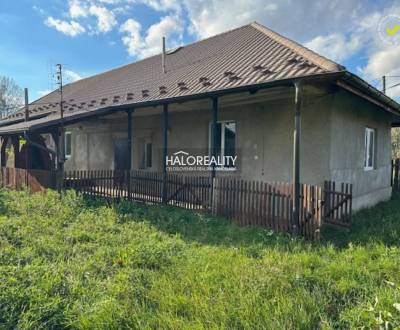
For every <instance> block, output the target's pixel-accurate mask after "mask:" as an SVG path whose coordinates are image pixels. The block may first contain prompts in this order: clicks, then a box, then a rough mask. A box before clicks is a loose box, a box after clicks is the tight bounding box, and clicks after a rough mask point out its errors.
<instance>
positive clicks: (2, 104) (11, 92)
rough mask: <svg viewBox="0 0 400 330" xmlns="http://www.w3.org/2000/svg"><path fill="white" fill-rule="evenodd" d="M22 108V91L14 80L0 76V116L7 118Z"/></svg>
mask: <svg viewBox="0 0 400 330" xmlns="http://www.w3.org/2000/svg"><path fill="white" fill-rule="evenodd" d="M22 106H23V90H22V88H21V87H19V86H18V85H17V83H16V82H15V81H14V79H12V78H9V77H5V76H0V115H1V117H4V116H7V115H9V114H11V113H13V112H16V111H17V110H19V109H20V108H21V107H22Z"/></svg>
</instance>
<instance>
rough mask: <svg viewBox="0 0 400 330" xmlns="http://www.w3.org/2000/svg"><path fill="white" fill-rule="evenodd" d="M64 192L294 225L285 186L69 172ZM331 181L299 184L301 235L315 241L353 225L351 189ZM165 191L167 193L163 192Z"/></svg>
mask: <svg viewBox="0 0 400 330" xmlns="http://www.w3.org/2000/svg"><path fill="white" fill-rule="evenodd" d="M64 183H65V188H73V189H75V190H77V191H80V192H82V193H85V194H87V195H90V196H99V197H105V198H109V199H127V200H136V201H141V202H147V203H165V204H169V205H175V206H179V207H182V208H186V209H197V210H208V211H211V212H212V213H213V214H215V215H217V216H221V217H224V218H227V219H230V220H232V221H233V222H235V223H237V224H239V225H255V226H261V227H265V228H270V229H273V230H275V231H281V232H290V231H291V230H292V226H293V215H292V209H293V186H292V184H289V183H280V182H278V183H266V182H259V181H247V180H242V179H238V178H234V177H218V178H215V179H214V180H212V179H211V178H210V176H185V175H181V174H173V173H167V174H166V177H165V180H164V178H163V173H159V172H148V171H140V170H136V171H130V172H128V171H125V172H121V171H72V172H67V173H66V175H65V179H64ZM338 187H340V188H341V190H338V191H336V190H335V188H336V185H335V183H334V182H325V184H324V187H323V188H321V187H317V186H312V185H306V184H302V185H301V196H300V198H301V203H300V206H301V207H300V224H299V231H300V233H301V234H302V235H303V236H304V237H306V238H308V239H312V240H317V239H319V236H320V228H321V226H322V224H323V223H324V222H327V223H330V224H334V225H339V226H343V227H348V226H350V223H351V199H352V186H351V185H350V184H342V185H340V186H338ZM164 189H165V193H164Z"/></svg>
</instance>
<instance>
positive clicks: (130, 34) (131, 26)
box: [119, 18, 143, 56]
mask: <svg viewBox="0 0 400 330" xmlns="http://www.w3.org/2000/svg"><path fill="white" fill-rule="evenodd" d="M141 28H142V26H141V25H140V23H139V22H138V21H135V20H134V19H132V18H130V19H128V20H127V21H126V22H125V23H124V24H122V25H121V27H120V29H119V30H120V32H123V33H126V36H124V37H122V42H123V43H124V45H125V46H126V47H127V48H128V53H129V55H131V56H135V55H136V54H138V53H139V52H140V49H142V48H143V42H142V37H141V35H140V30H141Z"/></svg>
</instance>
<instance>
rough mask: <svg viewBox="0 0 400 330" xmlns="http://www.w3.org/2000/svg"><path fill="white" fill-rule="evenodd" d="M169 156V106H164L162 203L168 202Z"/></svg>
mask: <svg viewBox="0 0 400 330" xmlns="http://www.w3.org/2000/svg"><path fill="white" fill-rule="evenodd" d="M167 156H168V104H164V105H163V182H162V201H163V203H166V202H167Z"/></svg>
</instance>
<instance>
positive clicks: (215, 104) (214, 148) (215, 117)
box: [211, 97, 218, 179]
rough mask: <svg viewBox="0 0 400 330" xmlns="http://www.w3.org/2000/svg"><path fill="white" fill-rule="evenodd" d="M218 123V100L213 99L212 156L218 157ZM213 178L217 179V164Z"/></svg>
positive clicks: (213, 169)
mask: <svg viewBox="0 0 400 330" xmlns="http://www.w3.org/2000/svg"><path fill="white" fill-rule="evenodd" d="M217 122H218V98H217V97H214V98H213V99H212V122H211V156H214V157H216V156H217V142H218V141H217ZM211 177H212V178H213V179H214V178H215V163H213V165H212V172H211Z"/></svg>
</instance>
